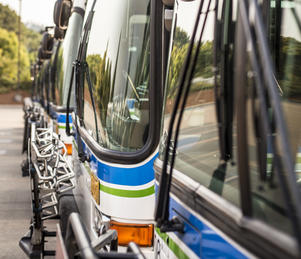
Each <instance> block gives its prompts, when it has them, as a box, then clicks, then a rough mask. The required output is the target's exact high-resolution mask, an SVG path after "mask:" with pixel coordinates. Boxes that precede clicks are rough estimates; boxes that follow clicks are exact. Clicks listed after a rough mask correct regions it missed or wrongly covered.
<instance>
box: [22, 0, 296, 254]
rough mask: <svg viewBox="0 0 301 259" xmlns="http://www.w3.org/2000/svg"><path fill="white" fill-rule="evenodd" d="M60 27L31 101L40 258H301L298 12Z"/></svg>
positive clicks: (170, 8)
mask: <svg viewBox="0 0 301 259" xmlns="http://www.w3.org/2000/svg"><path fill="white" fill-rule="evenodd" d="M53 16H54V23H55V25H54V26H50V27H47V28H46V30H45V32H44V34H43V39H42V42H41V47H40V49H39V52H38V60H37V63H36V64H35V65H34V66H33V69H32V70H33V71H32V73H33V75H34V82H33V91H32V97H31V98H30V99H27V100H25V104H24V111H25V128H24V145H23V151H24V152H26V153H27V159H26V161H25V163H24V164H23V174H24V175H25V174H29V175H30V182H31V193H32V200H33V203H32V204H33V205H32V212H33V213H32V215H33V216H32V219H31V224H30V230H29V232H28V233H27V234H26V235H25V236H24V237H23V238H22V239H21V241H20V246H21V247H22V249H23V250H24V252H25V253H26V254H27V255H28V256H29V257H30V258H42V257H44V256H47V255H54V254H55V255H56V257H57V258H144V257H147V258H200V257H201V258H255V257H259V258H300V257H301V193H300V191H301V131H300V118H301V117H300V111H301V22H300V20H301V2H300V1H298V0H264V1H259V0H240V1H238V0H189V1H188V0H176V1H175V0H57V1H56V4H55V6H54V12H53ZM299 63H300V64H299ZM299 65H300V66H299ZM51 219H58V220H59V223H60V224H59V226H58V229H57V231H56V232H50V231H47V230H45V228H44V225H45V224H44V222H45V221H46V220H47V221H48V220H51ZM51 236H55V237H56V238H57V249H56V251H47V250H46V249H45V242H46V240H47V239H48V238H50V237H51ZM125 247H128V248H127V249H125ZM139 247H140V248H139Z"/></svg>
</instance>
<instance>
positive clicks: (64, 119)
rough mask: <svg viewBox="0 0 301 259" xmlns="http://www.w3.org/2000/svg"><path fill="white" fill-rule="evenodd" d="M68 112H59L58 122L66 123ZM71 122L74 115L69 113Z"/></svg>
mask: <svg viewBox="0 0 301 259" xmlns="http://www.w3.org/2000/svg"><path fill="white" fill-rule="evenodd" d="M66 117H67V116H66V114H64V113H63V114H57V122H58V123H66ZM69 122H70V123H71V122H72V116H71V114H69Z"/></svg>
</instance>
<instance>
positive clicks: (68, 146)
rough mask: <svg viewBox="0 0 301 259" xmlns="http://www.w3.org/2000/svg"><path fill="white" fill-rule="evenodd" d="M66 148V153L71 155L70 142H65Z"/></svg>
mask: <svg viewBox="0 0 301 259" xmlns="http://www.w3.org/2000/svg"><path fill="white" fill-rule="evenodd" d="M65 146H66V149H67V155H72V144H67V143H65Z"/></svg>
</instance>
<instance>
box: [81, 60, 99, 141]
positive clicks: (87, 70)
mask: <svg viewBox="0 0 301 259" xmlns="http://www.w3.org/2000/svg"><path fill="white" fill-rule="evenodd" d="M83 65H84V73H85V74H86V79H87V83H88V88H89V93H90V98H91V102H92V107H93V113H94V122H95V130H96V140H97V142H98V143H99V135H98V123H97V113H96V108H95V100H94V95H93V85H92V81H91V77H90V71H89V65H88V63H87V62H84V64H83Z"/></svg>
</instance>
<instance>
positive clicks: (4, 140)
mask: <svg viewBox="0 0 301 259" xmlns="http://www.w3.org/2000/svg"><path fill="white" fill-rule="evenodd" d="M22 116H23V111H22V107H21V106H4V105H0V258H25V255H24V254H23V252H22V250H21V249H20V248H19V245H18V243H19V240H20V238H21V237H22V235H24V234H25V233H26V231H27V230H28V226H29V222H30V215H31V213H30V208H31V205H30V193H29V180H28V177H26V178H23V177H22V176H21V169H20V164H21V161H22V160H23V156H22V155H21V147H22V138H23V118H22Z"/></svg>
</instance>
